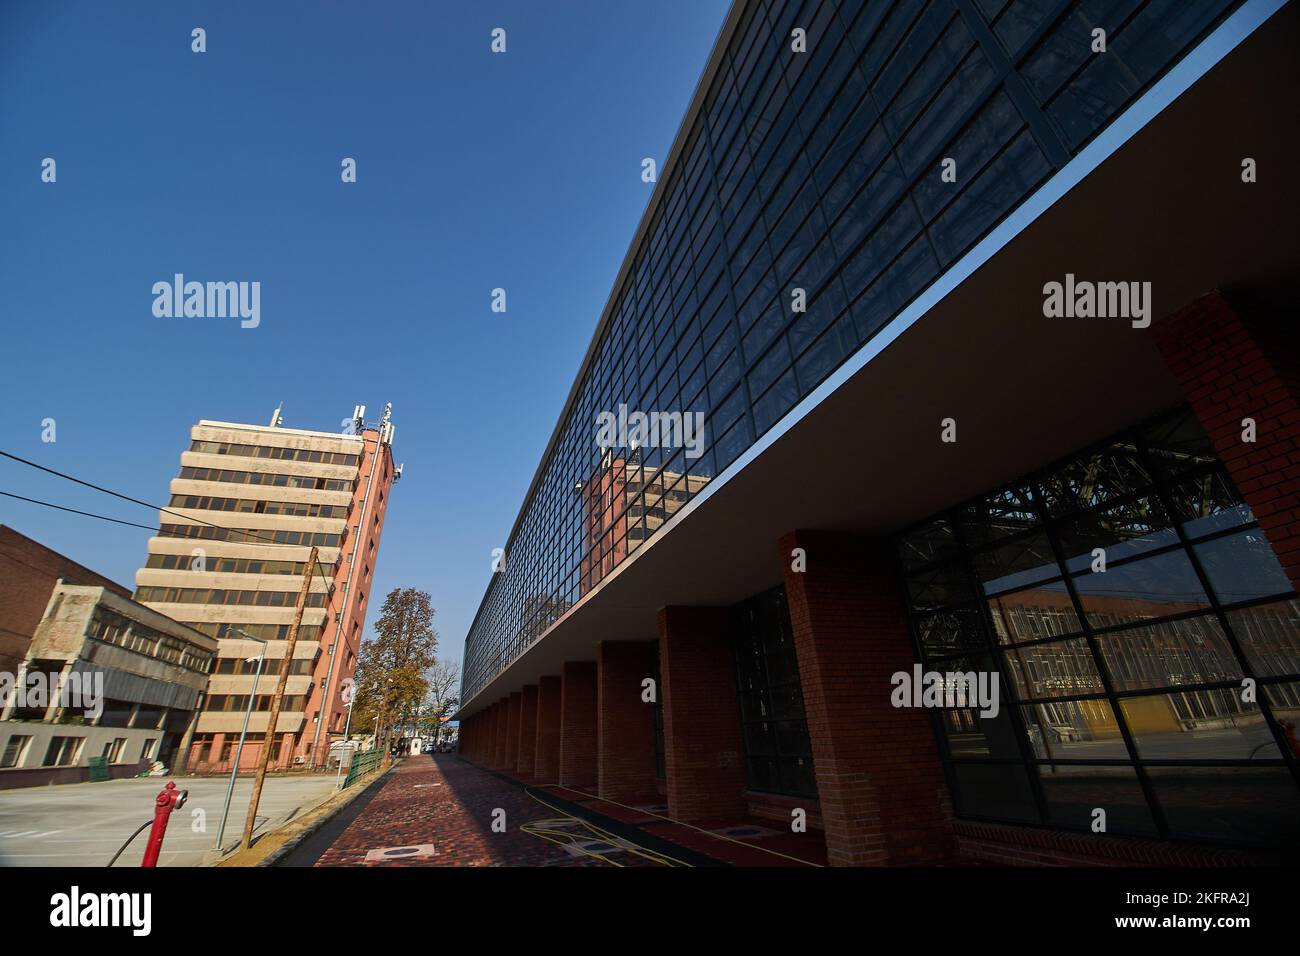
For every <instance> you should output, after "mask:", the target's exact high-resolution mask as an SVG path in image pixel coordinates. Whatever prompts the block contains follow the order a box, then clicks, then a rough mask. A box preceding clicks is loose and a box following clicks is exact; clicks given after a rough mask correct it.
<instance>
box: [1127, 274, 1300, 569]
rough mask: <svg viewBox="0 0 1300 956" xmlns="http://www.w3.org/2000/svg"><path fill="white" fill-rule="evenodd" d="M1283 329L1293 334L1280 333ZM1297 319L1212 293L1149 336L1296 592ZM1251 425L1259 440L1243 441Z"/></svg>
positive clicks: (1299, 556)
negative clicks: (1238, 305)
mask: <svg viewBox="0 0 1300 956" xmlns="http://www.w3.org/2000/svg"><path fill="white" fill-rule="evenodd" d="M1284 323H1289V324H1290V326H1291V327H1290V328H1289V329H1286V328H1281V327H1280V326H1281V325H1283V324H1284ZM1294 325H1295V320H1294V316H1293V315H1286V316H1282V315H1279V314H1276V313H1275V312H1273V311H1272V310H1269V309H1265V308H1259V307H1256V308H1254V309H1251V310H1250V311H1249V314H1246V313H1243V312H1241V311H1238V310H1237V309H1235V308H1234V307H1233V305H1232V304H1230V303H1229V302H1228V300H1227V299H1226V298H1225V297H1224V296H1223V295H1222V294H1220V293H1218V292H1212V293H1210V294H1208V295H1205V296H1202V297H1201V298H1199V299H1197V300H1196V301H1195V302H1193V303H1191V304H1190V305H1188V306H1185V307H1184V308H1182V309H1180V310H1178V311H1177V312H1175V313H1173V314H1172V315H1170V316H1168V317H1167V318H1165V319H1164V320H1162V321H1160V322H1157V323H1156V324H1154V325H1153V326H1152V328H1151V332H1152V334H1153V335H1154V337H1155V342H1156V346H1157V348H1159V350H1160V353H1161V355H1162V356H1163V357H1164V360H1165V362H1166V364H1167V365H1168V366H1169V369H1170V370H1171V371H1172V372H1173V373H1174V375H1175V377H1177V379H1178V381H1179V383H1180V384H1181V385H1182V387H1183V392H1184V394H1185V395H1186V397H1187V401H1188V404H1190V405H1191V407H1192V410H1193V411H1194V412H1195V413H1196V417H1197V418H1198V419H1199V420H1200V422H1201V425H1202V427H1203V428H1204V429H1205V431H1206V433H1207V434H1208V435H1209V436H1210V439H1211V441H1213V442H1214V449H1215V451H1216V452H1217V453H1218V455H1219V458H1220V459H1222V461H1223V463H1224V465H1225V466H1226V467H1227V469H1228V473H1229V474H1230V475H1231V476H1232V480H1233V482H1235V483H1236V485H1237V488H1238V490H1239V491H1240V492H1241V494H1242V497H1243V498H1245V500H1246V503H1247V504H1249V505H1250V508H1251V511H1253V512H1254V513H1255V517H1256V518H1257V519H1258V520H1259V525H1260V527H1261V528H1262V529H1263V531H1264V534H1265V536H1266V537H1267V538H1268V540H1269V543H1270V544H1272V546H1273V551H1274V553H1275V554H1277V556H1278V560H1279V561H1281V563H1282V567H1283V568H1284V569H1285V570H1286V573H1287V576H1288V577H1290V579H1291V583H1292V584H1293V585H1295V587H1296V589H1297V590H1300V358H1298V357H1297V350H1296V348H1295V345H1294V342H1295V341H1296V338H1297V336H1296V332H1295V328H1294ZM1245 418H1252V419H1254V420H1255V423H1256V428H1257V440H1256V441H1255V442H1244V441H1242V430H1243V426H1242V419H1245Z"/></svg>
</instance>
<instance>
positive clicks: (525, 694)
mask: <svg viewBox="0 0 1300 956" xmlns="http://www.w3.org/2000/svg"><path fill="white" fill-rule="evenodd" d="M536 763H537V685H536V684H528V685H526V686H525V687H524V689H523V691H522V692H521V696H520V698H519V746H518V755H517V757H516V758H515V772H516V773H522V774H525V775H527V776H529V777H531V776H532V775H533V768H534V766H535V765H536Z"/></svg>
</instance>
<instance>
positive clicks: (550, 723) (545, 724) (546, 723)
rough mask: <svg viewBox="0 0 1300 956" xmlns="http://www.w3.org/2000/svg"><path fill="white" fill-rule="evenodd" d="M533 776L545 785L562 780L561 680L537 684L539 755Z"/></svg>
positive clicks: (544, 680) (546, 679)
mask: <svg viewBox="0 0 1300 956" xmlns="http://www.w3.org/2000/svg"><path fill="white" fill-rule="evenodd" d="M533 776H534V777H536V778H537V779H538V780H540V781H542V782H544V783H556V782H558V781H559V779H560V678H559V677H551V676H547V677H543V678H542V679H541V680H539V681H538V682H537V754H536V759H535V760H534V763H533Z"/></svg>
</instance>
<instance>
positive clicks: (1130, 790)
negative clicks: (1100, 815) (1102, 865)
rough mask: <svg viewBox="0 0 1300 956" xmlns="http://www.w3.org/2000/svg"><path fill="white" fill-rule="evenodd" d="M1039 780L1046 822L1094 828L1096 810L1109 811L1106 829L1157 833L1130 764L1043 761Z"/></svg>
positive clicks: (1108, 830)
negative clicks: (1101, 764)
mask: <svg viewBox="0 0 1300 956" xmlns="http://www.w3.org/2000/svg"><path fill="white" fill-rule="evenodd" d="M1037 769H1038V780H1039V784H1040V785H1041V786H1042V789H1043V797H1044V799H1045V800H1046V801H1047V822H1048V823H1050V824H1052V825H1053V826H1059V827H1065V828H1067V829H1071V830H1089V831H1091V830H1092V825H1093V820H1094V819H1095V816H1094V812H1095V811H1096V810H1098V809H1100V810H1104V811H1105V812H1106V817H1105V820H1106V832H1107V833H1116V834H1131V835H1134V836H1157V835H1158V834H1159V831H1158V830H1157V828H1156V824H1155V820H1154V819H1152V817H1151V810H1150V808H1149V807H1148V806H1147V798H1146V794H1144V793H1143V792H1142V785H1141V784H1140V783H1139V782H1138V777H1137V771H1135V770H1134V769H1133V768H1132V767H1131V766H1123V767H1090V766H1077V765H1073V766H1072V765H1068V764H1056V765H1040V766H1039V767H1038V768H1037Z"/></svg>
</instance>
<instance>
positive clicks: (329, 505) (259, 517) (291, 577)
mask: <svg viewBox="0 0 1300 956" xmlns="http://www.w3.org/2000/svg"><path fill="white" fill-rule="evenodd" d="M390 413H391V405H390V406H386V407H385V409H384V413H383V416H382V418H381V419H380V421H378V422H377V423H375V422H367V421H366V420H365V406H363V405H358V406H357V407H356V408H355V409H354V412H353V416H352V418H351V419H349V420H347V421H346V423H345V427H344V429H343V431H342V433H339V432H321V431H307V430H303V429H296V428H284V427H281V417H280V409H279V408H277V409H276V410H275V414H274V415H273V416H272V419H271V423H270V424H269V425H240V424H233V423H230V422H215V421H200V422H199V423H198V424H197V425H195V426H194V427H193V428H192V429H191V431H190V439H191V441H190V445H189V448H188V449H187V450H185V451H184V452H182V453H181V469H180V473H179V474H178V475H177V477H176V478H174V479H172V482H171V499H170V501H169V502H168V505H167V509H166V510H165V511H164V512H162V513H161V515H160V518H159V521H160V534H159V535H158V536H157V537H154V538H151V539H150V540H149V555H148V558H147V560H146V562H145V565H144V567H142V568H140V570H139V571H138V572H136V599H137V600H138V601H140V602H141V603H143V604H146V605H148V606H149V607H152V608H154V609H156V610H158V611H161V612H162V613H164V614H166V615H168V616H169V617H172V618H174V619H175V620H177V621H181V622H184V623H186V624H189V625H190V626H191V627H193V628H195V629H196V630H199V631H202V632H204V633H206V634H210V635H211V636H213V637H215V638H217V639H218V640H219V642H220V649H219V650H218V657H217V659H216V660H215V661H214V662H213V668H212V674H211V679H210V682H209V686H208V695H207V699H206V700H205V701H204V704H203V710H202V713H201V714H200V716H199V720H198V725H197V727H196V728H195V734H194V739H193V743H192V744H191V746H190V749H189V753H187V754H185V755H184V757H183V758H182V759H184V760H185V761H186V763H187V765H188V768H189V769H191V770H195V771H199V772H203V771H222V770H228V769H229V768H230V765H231V761H232V760H233V759H234V754H235V748H236V745H237V743H238V739H239V734H240V730H241V728H242V727H243V723H244V714H245V712H246V711H247V710H248V706H249V698H250V695H252V696H254V697H255V699H254V700H253V713H252V718H251V721H250V723H249V732H248V740H247V742H246V743H245V746H244V751H243V757H242V759H241V761H240V763H241V765H242V766H244V767H250V768H251V767H253V766H255V765H256V763H257V761H258V760H259V759H260V756H261V747H262V746H263V742H264V740H265V735H266V732H267V729H268V728H267V722H268V720H269V717H270V713H269V712H270V706H271V696H272V695H273V694H274V692H275V686H276V682H277V678H278V675H279V673H280V667H281V666H282V665H283V662H284V657H285V650H286V647H287V643H286V640H287V638H288V634H289V628H290V625H291V624H292V621H293V616H294V607H295V604H296V603H297V599H298V594H299V592H300V590H301V588H302V580H303V574H304V573H305V570H306V564H307V560H308V556H309V554H310V552H311V548H312V546H313V545H315V546H316V547H317V548H319V552H318V554H319V562H320V565H319V566H318V568H317V570H316V572H315V573H314V574H313V575H312V578H313V580H312V583H311V589H310V593H309V596H308V601H307V607H306V609H305V611H304V613H303V620H302V628H301V630H300V632H299V635H298V644H297V647H296V649H295V652H294V660H293V661H292V662H291V664H290V667H291V670H290V672H289V681H288V685H287V687H286V689H285V701H284V703H283V705H282V707H281V711H280V717H279V720H278V722H277V725H276V728H275V737H274V741H275V742H274V747H275V749H274V750H273V752H272V766H274V767H290V766H294V765H297V766H303V765H308V766H311V765H317V766H319V765H324V764H325V762H326V760H327V756H328V751H329V745H330V743H331V742H332V741H334V740H338V739H339V738H340V737H341V735H342V734H343V732H344V728H345V722H346V720H347V704H346V701H345V700H344V695H343V693H342V689H343V687H344V681H346V680H348V679H349V678H351V677H352V675H353V673H354V671H355V670H356V659H357V653H358V650H359V648H360V644H361V637H362V633H363V630H364V625H365V616H366V612H367V610H369V603H370V599H371V594H370V587H371V580H372V576H373V574H374V571H375V562H376V559H377V557H378V550H379V539H380V534H381V533H382V531H383V527H384V516H385V514H386V512H387V508H388V499H389V494H390V492H391V489H392V485H393V482H394V481H395V480H396V479H397V478H398V477H399V476H400V474H401V468H400V467H395V466H394V463H393V455H392V441H393V431H394V429H393V425H392V423H391V421H390V420H389V419H390ZM245 635H251V636H252V637H254V638H258V639H260V640H263V641H268V642H269V644H268V645H267V650H266V663H265V665H264V666H263V669H262V676H261V678H260V679H258V678H256V676H255V675H256V670H257V665H256V658H257V656H258V655H259V654H260V653H261V649H262V645H261V644H259V643H257V641H254V640H250V639H248V638H247V637H246V636H245ZM250 659H251V660H250ZM255 680H256V682H257V686H256V689H254V681H255ZM179 762H180V761H178V764H179Z"/></svg>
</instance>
